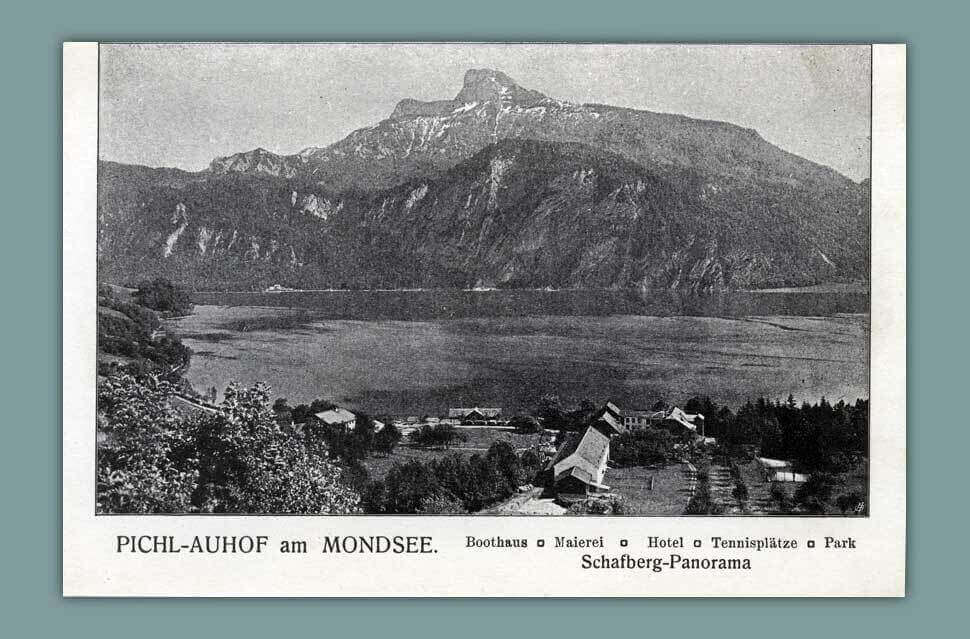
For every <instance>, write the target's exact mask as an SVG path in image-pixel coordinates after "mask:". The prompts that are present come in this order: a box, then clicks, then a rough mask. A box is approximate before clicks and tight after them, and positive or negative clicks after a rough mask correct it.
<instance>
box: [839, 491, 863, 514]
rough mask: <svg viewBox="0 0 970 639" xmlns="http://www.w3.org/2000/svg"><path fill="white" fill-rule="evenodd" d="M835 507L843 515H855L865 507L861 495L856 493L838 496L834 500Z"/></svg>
mask: <svg viewBox="0 0 970 639" xmlns="http://www.w3.org/2000/svg"><path fill="white" fill-rule="evenodd" d="M835 505H836V507H837V508H838V509H839V512H841V513H842V514H843V515H844V514H846V513H852V514H856V513H858V512H859V511H860V510H862V509H863V508H864V507H865V500H864V499H863V498H862V495H861V494H859V493H856V492H853V493H847V494H844V495H839V498H838V499H836V500H835Z"/></svg>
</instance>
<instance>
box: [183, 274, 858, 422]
mask: <svg viewBox="0 0 970 639" xmlns="http://www.w3.org/2000/svg"><path fill="white" fill-rule="evenodd" d="M195 302H196V304H197V306H196V309H195V312H194V313H193V314H192V315H191V316H188V317H186V318H182V319H179V320H175V321H171V322H169V323H168V326H169V327H170V329H171V330H172V331H173V332H175V333H177V334H180V335H181V336H182V337H183V339H184V341H185V343H186V344H187V345H188V346H189V347H190V348H192V349H193V351H194V356H193V358H192V365H191V367H190V369H189V371H188V373H187V375H186V378H187V379H188V381H189V382H190V383H191V384H192V385H193V386H194V387H195V388H196V389H198V390H200V391H201V390H205V389H208V388H209V387H210V386H215V387H216V388H217V389H218V390H220V391H221V390H222V389H224V388H225V386H226V385H227V384H228V383H229V382H231V381H237V382H240V383H243V384H247V385H248V384H253V383H255V382H257V381H263V382H267V383H269V384H270V385H271V386H272V387H273V390H274V395H275V396H282V397H286V398H287V399H288V400H289V401H290V403H291V404H296V403H301V402H309V401H310V400H312V399H314V398H318V397H321V398H328V399H331V400H334V401H337V402H339V403H341V404H344V405H346V406H348V407H351V408H354V409H358V410H364V411H368V412H370V413H372V414H424V413H430V414H439V413H441V412H443V411H445V410H446V409H447V408H449V407H454V406H466V405H472V406H474V405H480V406H499V407H502V408H503V409H504V410H505V411H506V413H514V412H517V411H522V410H528V409H530V408H531V407H532V406H534V405H535V402H536V400H538V398H540V397H541V396H542V395H544V394H547V393H554V394H557V395H559V396H560V397H561V398H562V400H563V401H564V402H565V403H567V404H571V403H575V402H578V401H579V400H580V399H583V398H589V399H591V400H593V401H594V402H597V403H599V402H603V401H605V400H607V399H612V400H614V401H616V402H618V403H620V405H621V406H628V407H632V406H650V405H651V404H653V403H654V402H655V401H656V400H658V399H665V400H667V401H670V402H674V403H680V402H683V401H685V400H686V399H687V398H689V397H691V396H693V395H709V396H711V397H712V398H713V399H715V401H718V402H719V403H725V404H728V405H730V406H732V407H736V406H737V405H739V404H741V403H743V402H744V401H745V400H746V399H748V398H751V399H754V398H757V397H759V396H765V397H769V398H785V397H787V396H788V394H789V393H791V394H793V395H794V396H795V397H796V398H797V399H798V400H799V401H801V400H808V401H813V402H814V401H817V400H818V399H819V398H820V397H821V396H823V395H824V396H825V397H826V398H828V399H829V400H831V401H833V402H835V401H838V400H839V399H845V400H846V401H854V400H855V399H856V398H859V397H868V396H869V390H868V389H869V377H868V348H869V316H868V297H867V296H866V295H864V294H860V293H844V292H843V293H836V294H833V293H821V294H815V293H813V294H806V293H733V294H725V295H717V296H685V295H679V294H675V293H670V292H663V293H659V294H656V295H649V296H644V295H631V294H627V293H622V292H616V291H591V292H590V291H548V292H547V291H484V292H479V291H474V292H473V291H448V292H442V291H413V292H412V291H408V292H401V291H394V292H390V291H380V292H372V291H367V292H365V291H339V292H300V293H271V294H267V293H218V294H212V293H203V294H196V296H195Z"/></svg>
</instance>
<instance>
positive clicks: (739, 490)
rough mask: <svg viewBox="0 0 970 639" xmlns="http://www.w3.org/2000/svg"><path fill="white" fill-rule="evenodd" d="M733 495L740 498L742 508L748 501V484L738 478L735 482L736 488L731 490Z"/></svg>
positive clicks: (739, 503)
mask: <svg viewBox="0 0 970 639" xmlns="http://www.w3.org/2000/svg"><path fill="white" fill-rule="evenodd" d="M731 496H732V497H734V498H735V499H737V500H738V505H739V506H741V507H742V508H743V507H744V504H745V502H747V501H748V486H747V485H746V484H745V483H744V482H743V481H740V480H738V481H737V482H736V483H735V484H734V490H732V491H731Z"/></svg>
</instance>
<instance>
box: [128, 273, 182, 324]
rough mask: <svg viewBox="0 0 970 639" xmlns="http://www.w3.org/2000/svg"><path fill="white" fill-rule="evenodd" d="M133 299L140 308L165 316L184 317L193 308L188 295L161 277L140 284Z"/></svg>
mask: <svg viewBox="0 0 970 639" xmlns="http://www.w3.org/2000/svg"><path fill="white" fill-rule="evenodd" d="M134 298H135V301H136V302H138V303H139V304H141V305H142V306H145V307H148V308H150V309H152V310H155V311H158V312H160V313H163V314H166V315H185V314H186V313H190V312H192V308H193V305H192V300H191V298H190V297H189V294H188V293H187V292H186V291H183V290H182V289H180V288H178V287H176V286H175V285H174V284H172V283H171V282H170V281H169V280H167V279H165V278H163V277H156V278H155V279H153V280H143V281H142V282H140V283H139V284H138V290H136V291H135V293H134Z"/></svg>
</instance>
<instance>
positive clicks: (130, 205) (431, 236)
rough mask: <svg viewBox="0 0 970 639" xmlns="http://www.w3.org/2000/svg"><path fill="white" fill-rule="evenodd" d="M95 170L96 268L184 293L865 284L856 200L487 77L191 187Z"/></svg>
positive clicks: (773, 154)
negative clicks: (159, 278) (210, 286)
mask: <svg viewBox="0 0 970 639" xmlns="http://www.w3.org/2000/svg"><path fill="white" fill-rule="evenodd" d="M580 160H581V161H580ZM577 162H579V164H577ZM104 168H105V175H104V179H103V180H101V181H100V182H101V183H99V220H101V222H102V225H103V227H104V228H103V230H102V232H101V233H100V234H99V251H102V252H103V256H104V259H102V263H103V264H104V266H105V268H106V269H107V270H108V271H111V270H114V271H121V272H126V273H131V272H136V273H151V274H163V275H171V276H173V277H175V278H177V279H181V280H182V281H186V282H191V283H193V284H194V285H200V284H204V283H206V282H208V283H213V282H226V281H231V280H233V279H234V278H235V280H236V281H239V282H245V283H246V286H250V287H259V286H263V285H268V284H272V283H281V284H285V285H290V286H294V287H304V288H308V287H314V286H315V287H325V286H341V285H347V286H349V287H373V286H380V287H388V286H392V287H393V286H397V287H413V286H444V287H471V286H508V287H537V288H542V287H545V286H553V287H578V288H584V287H586V288H592V287H605V288H640V289H643V288H653V287H657V288H684V289H689V290H725V289H732V288H763V287H767V286H798V285H809V284H817V283H820V282H827V281H845V280H850V279H865V278H867V277H868V263H869V258H868V236H869V229H868V217H869V216H868V208H869V199H868V190H867V187H866V185H865V184H866V183H863V184H861V185H860V184H857V183H855V182H853V181H851V180H850V179H849V178H847V177H845V176H842V175H840V174H839V173H838V172H836V171H835V170H833V169H831V168H829V167H825V166H823V165H820V164H817V163H814V162H811V161H809V160H805V159H804V158H801V157H799V156H797V155H795V154H792V153H789V152H787V151H784V150H782V149H780V148H778V147H776V146H774V145H771V144H770V143H768V142H766V141H765V140H763V139H762V138H761V136H760V135H759V134H758V133H757V132H756V131H754V130H753V129H745V128H743V127H738V126H736V125H733V124H729V123H723V122H717V121H712V120H696V119H693V118H688V117H686V116H681V115H677V114H659V113H654V112H649V111H639V110H635V109H628V108H625V107H612V106H608V105H599V104H593V103H590V104H583V105H578V104H572V103H568V102H563V101H559V100H555V99H553V98H549V97H547V96H545V95H543V94H542V93H540V92H538V91H533V90H530V89H525V88H522V87H520V86H519V85H517V84H516V83H515V82H514V80H512V79H511V78H510V77H508V76H507V75H505V74H503V73H501V72H498V71H493V70H490V69H470V70H468V71H467V72H466V73H465V76H464V79H463V84H462V88H461V90H460V91H459V92H458V94H457V95H456V97H455V98H454V99H452V100H438V101H419V100H413V99H409V98H406V99H404V100H401V101H399V102H398V103H397V105H396V106H395V108H394V110H393V111H392V113H391V114H390V117H388V118H385V119H384V120H381V121H380V122H378V123H376V124H375V125H373V126H370V127H365V128H362V129H358V130H356V131H354V132H352V133H351V134H349V135H348V136H346V137H345V138H343V139H342V140H339V141H337V142H335V143H334V144H331V145H329V146H327V147H319V148H317V147H310V148H307V149H304V150H303V151H301V152H299V153H297V154H293V155H288V156H280V155H277V154H274V153H272V152H270V151H267V150H266V149H263V148H257V149H253V150H251V151H247V152H245V153H239V154H233V155H229V156H224V157H220V158H215V159H214V160H213V162H212V164H211V165H210V167H209V169H207V170H205V171H201V172H197V173H187V172H177V171H176V172H173V170H162V169H159V170H157V171H159V172H158V173H157V174H156V173H152V170H150V169H145V168H144V167H137V168H135V167H133V168H131V169H125V168H124V165H111V164H105V165H104ZM638 185H639V186H638ZM648 185H649V186H648ZM641 189H645V190H641ZM510 193H515V194H517V195H516V196H515V197H513V198H512V199H511V200H509V199H508V194H510ZM643 220H652V223H651V224H648V225H646V226H645V225H644V224H645V223H644V222H643ZM146 228H147V229H149V230H148V232H142V231H144V229H146ZM503 228H504V229H505V230H503ZM375 255H376V256H379V258H380V259H378V260H376V261H375V260H374V256H375ZM117 266H121V267H122V268H120V269H119V268H117ZM106 272H107V271H106Z"/></svg>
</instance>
